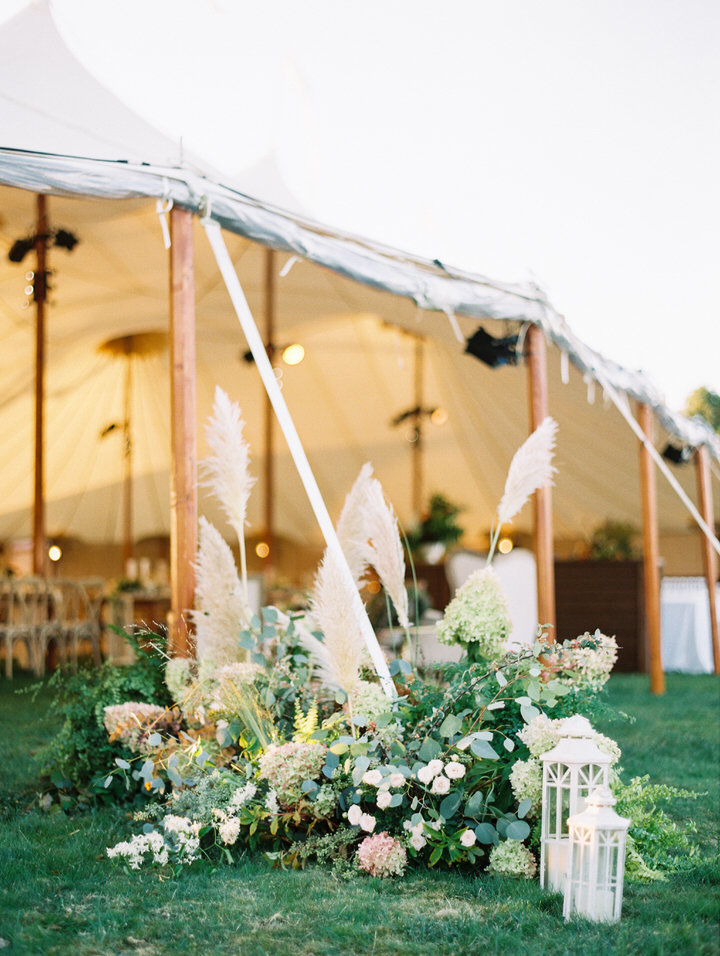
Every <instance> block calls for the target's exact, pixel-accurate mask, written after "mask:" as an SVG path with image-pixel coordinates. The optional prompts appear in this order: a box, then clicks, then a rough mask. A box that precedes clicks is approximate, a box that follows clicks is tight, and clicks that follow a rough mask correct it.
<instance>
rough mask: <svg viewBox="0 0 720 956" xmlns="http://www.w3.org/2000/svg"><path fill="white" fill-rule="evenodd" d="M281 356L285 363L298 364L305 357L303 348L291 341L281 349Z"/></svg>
mask: <svg viewBox="0 0 720 956" xmlns="http://www.w3.org/2000/svg"><path fill="white" fill-rule="evenodd" d="M282 358H283V362H284V363H285V364H286V365H299V364H300V363H301V362H302V360H303V359H304V358H305V349H304V348H303V347H302V345H300V344H299V343H298V342H293V344H292V345H288V346H287V347H286V348H285V349H283V354H282Z"/></svg>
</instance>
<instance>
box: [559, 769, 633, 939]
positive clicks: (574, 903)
mask: <svg viewBox="0 0 720 956" xmlns="http://www.w3.org/2000/svg"><path fill="white" fill-rule="evenodd" d="M615 803H616V800H615V797H614V796H613V795H612V793H611V792H610V791H609V790H608V788H607V787H598V788H597V790H594V791H593V792H592V793H591V794H590V796H589V797H588V799H587V806H586V807H585V809H584V810H583V811H582V813H576V814H574V815H573V816H571V817H570V820H569V829H570V862H569V866H568V877H567V882H566V884H565V900H564V903H563V916H564V917H565V919H566V920H569V919H571V918H572V917H573V916H575V915H577V916H584V917H585V918H586V919H591V920H599V921H602V922H608V923H611V922H616V921H617V920H619V919H620V911H621V909H622V898H623V880H624V877H625V844H626V840H627V829H628V826H629V825H630V820H628V819H627V817H621V816H618V814H617V813H615V811H614V810H613V807H614V806H615Z"/></svg>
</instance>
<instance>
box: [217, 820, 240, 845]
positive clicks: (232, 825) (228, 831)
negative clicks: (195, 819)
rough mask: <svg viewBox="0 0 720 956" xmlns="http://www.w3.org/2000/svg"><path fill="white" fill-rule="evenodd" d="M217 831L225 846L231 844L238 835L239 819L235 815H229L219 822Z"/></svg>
mask: <svg viewBox="0 0 720 956" xmlns="http://www.w3.org/2000/svg"><path fill="white" fill-rule="evenodd" d="M218 832H219V833H220V839H221V840H222V841H223V843H224V844H225V846H232V845H233V844H234V843H235V842H236V840H237V838H238V836H239V835H240V821H239V820H238V818H237V817H230V818H229V819H228V820H225V821H224V823H221V824H220V826H219V827H218Z"/></svg>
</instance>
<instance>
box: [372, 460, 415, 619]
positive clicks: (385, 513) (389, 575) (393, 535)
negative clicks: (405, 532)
mask: <svg viewBox="0 0 720 956" xmlns="http://www.w3.org/2000/svg"><path fill="white" fill-rule="evenodd" d="M365 507H366V528H367V541H366V544H365V548H364V551H365V559H366V561H367V563H368V564H371V565H372V566H373V567H374V568H375V570H376V571H377V573H378V577H379V578H380V581H381V582H382V586H383V587H384V588H385V591H386V593H387V594H388V596H389V597H390V600H391V601H392V602H393V604H394V606H395V611H396V613H397V616H398V621H399V623H400V626H401V627H403V628H405V629H406V630H407V629H408V628H409V627H410V618H409V616H408V594H407V590H406V589H405V558H404V556H403V546H402V541H401V540H400V532H399V530H398V522H397V517H396V515H395V512H394V510H393V507H392V505H390V504H388V503H387V502H386V501H385V496H384V494H383V490H382V486H381V485H380V482H379V481H378V480H377V478H371V479H370V480H369V481H368V483H367V492H366V498H365Z"/></svg>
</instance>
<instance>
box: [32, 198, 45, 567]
mask: <svg viewBox="0 0 720 956" xmlns="http://www.w3.org/2000/svg"><path fill="white" fill-rule="evenodd" d="M47 232H48V223H47V198H46V197H45V196H44V195H43V194H42V193H41V194H39V195H38V197H37V227H36V230H35V234H36V236H37V239H36V241H35V252H36V255H37V270H36V272H35V475H34V494H33V537H32V548H33V550H32V569H33V574H39V575H43V576H44V575H45V574H46V572H47V541H46V531H45V299H46V293H47V255H46V253H47Z"/></svg>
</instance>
